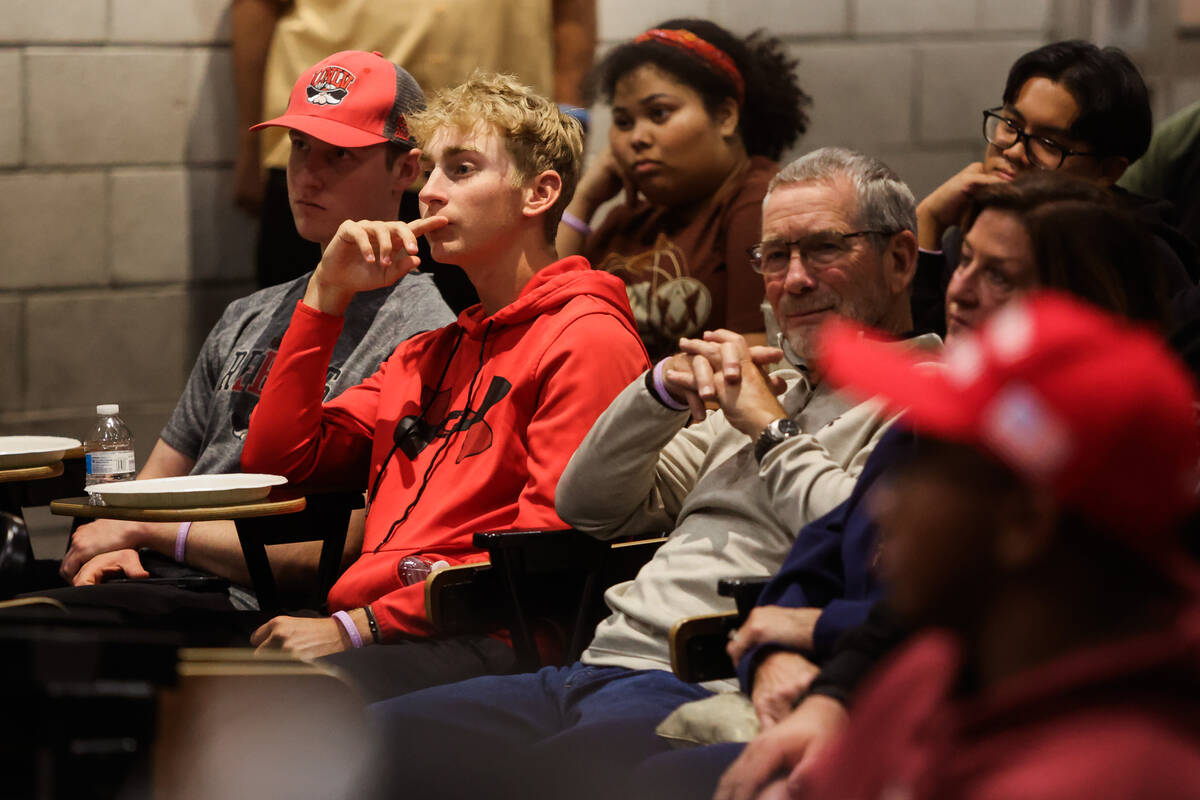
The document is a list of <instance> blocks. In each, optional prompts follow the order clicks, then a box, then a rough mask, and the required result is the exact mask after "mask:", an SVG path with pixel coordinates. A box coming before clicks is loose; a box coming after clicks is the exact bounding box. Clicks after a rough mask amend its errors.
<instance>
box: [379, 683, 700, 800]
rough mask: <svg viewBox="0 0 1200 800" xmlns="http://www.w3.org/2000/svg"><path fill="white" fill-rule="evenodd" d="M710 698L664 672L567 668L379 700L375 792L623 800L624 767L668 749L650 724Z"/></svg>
mask: <svg viewBox="0 0 1200 800" xmlns="http://www.w3.org/2000/svg"><path fill="white" fill-rule="evenodd" d="M711 694H712V693H711V692H709V691H708V690H707V689H703V688H701V687H700V686H697V685H695V684H688V683H684V682H683V681H680V680H679V679H678V678H676V677H675V676H674V675H672V674H671V673H669V672H666V671H663V670H643V671H634V670H628V669H623V668H621V667H589V666H585V665H583V664H574V665H572V666H570V667H545V668H544V669H541V670H539V671H538V672H535V673H531V674H526V675H502V676H488V677H483V678H475V679H473V680H469V681H463V682H461V683H454V684H449V685H446V686H438V687H435V688H432V689H426V690H423V691H419V692H414V693H412V694H408V695H404V696H403V697H397V698H393V699H391V700H387V701H384V702H382V703H376V704H375V705H373V706H371V708H370V711H371V714H372V717H373V718H374V721H375V722H376V723H377V727H378V728H379V731H378V735H379V738H378V740H377V741H378V743H379V745H380V748H381V753H380V756H381V757H380V759H379V762H380V763H379V766H378V768H377V769H376V770H375V773H374V777H375V778H376V779H377V780H378V784H379V785H378V792H379V795H380V796H381V797H405V798H413V797H439V798H442V797H444V798H452V797H471V798H482V797H487V798H522V800H526V799H527V798H542V797H546V798H551V797H570V798H579V799H580V800H582V799H583V798H590V797H596V798H602V797H603V798H608V799H609V800H622V796H623V795H625V794H627V791H626V787H627V786H628V783H629V775H630V772H631V771H632V770H633V768H634V767H636V766H637V765H638V764H640V763H641V762H642V761H644V760H646V759H647V758H650V757H651V756H654V755H657V754H659V753H664V752H666V751H668V750H669V749H670V745H668V744H667V743H666V742H665V741H663V740H661V739H659V737H658V736H657V735H655V733H654V728H655V726H657V725H658V723H659V722H661V721H662V720H663V719H664V718H665V717H666V716H667V715H668V714H670V713H671V712H672V711H674V710H675V709H676V708H677V707H678V706H680V705H682V704H683V703H686V702H689V701H691V700H700V699H703V698H705V697H709V696H710V695H711Z"/></svg>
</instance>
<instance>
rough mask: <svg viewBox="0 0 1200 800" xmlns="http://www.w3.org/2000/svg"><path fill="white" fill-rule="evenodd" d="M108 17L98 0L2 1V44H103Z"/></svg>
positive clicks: (0, 2)
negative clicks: (101, 42)
mask: <svg viewBox="0 0 1200 800" xmlns="http://www.w3.org/2000/svg"><path fill="white" fill-rule="evenodd" d="M106 18H107V4H106V3H100V2H96V0H38V2H36V3H30V2H29V1H28V0H0V19H3V20H4V24H3V25H0V42H4V43H7V42H17V43H26V42H38V43H50V42H75V43H80V42H100V41H103V40H104V36H105V21H106Z"/></svg>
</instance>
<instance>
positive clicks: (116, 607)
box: [0, 553, 517, 702]
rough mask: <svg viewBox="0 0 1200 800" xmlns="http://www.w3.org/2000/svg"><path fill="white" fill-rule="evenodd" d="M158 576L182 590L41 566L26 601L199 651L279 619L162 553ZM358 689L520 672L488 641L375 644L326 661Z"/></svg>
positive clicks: (18, 611) (23, 613)
mask: <svg viewBox="0 0 1200 800" xmlns="http://www.w3.org/2000/svg"><path fill="white" fill-rule="evenodd" d="M142 558H143V564H144V565H145V567H146V569H147V570H148V571H149V572H150V574H151V576H153V577H154V578H157V579H161V580H175V581H177V583H179V584H187V585H170V584H161V583H151V582H148V581H144V580H140V581H139V580H133V581H123V582H119V583H102V584H99V585H97V586H65V585H63V584H62V581H61V579H60V578H59V577H58V574H57V569H58V562H57V561H53V562H52V561H39V562H37V564H36V567H37V574H38V578H39V581H40V582H39V583H38V584H37V585H40V586H42V587H43V588H41V589H39V590H37V591H32V592H29V593H28V594H27V595H26V596H32V597H49V598H52V599H54V600H57V601H58V602H60V603H62V604H63V605H65V606H67V607H68V609H70V613H72V614H73V615H74V616H75V617H76V618H79V617H81V616H85V615H86V616H87V618H88V619H89V620H91V621H93V622H95V623H97V624H106V623H107V624H111V625H120V626H123V627H140V628H149V629H153V630H169V631H173V632H176V633H178V634H179V636H180V642H181V643H182V644H184V645H187V646H192V647H248V646H249V645H250V634H252V633H254V631H255V629H256V628H258V627H259V626H260V625H262V624H263V623H265V622H266V621H267V620H269V619H271V618H272V617H274V616H276V615H275V614H274V613H265V612H262V611H241V610H237V609H235V608H234V607H233V604H232V603H231V602H230V600H229V593H228V591H227V587H228V582H227V581H224V580H221V579H219V578H216V577H214V576H212V575H209V574H208V573H205V572H203V571H201V570H197V569H194V568H192V567H189V566H187V565H184V564H176V563H175V562H174V561H172V560H170V559H167V558H165V557H163V556H160V555H158V554H156V553H143V554H142ZM283 613H286V614H289V615H292V616H317V615H318V614H320V613H321V612H317V611H314V610H311V609H303V610H299V611H287V612H283ZM6 614H7V615H9V616H13V617H17V616H19V617H26V618H28V617H29V616H30V614H35V615H37V616H38V617H39V618H46V619H49V620H53V619H54V618H55V617H56V616H59V615H60V614H61V612H54V611H49V610H47V609H46V608H44V607H42V608H35V609H33V610H31V608H30V607H28V606H24V607H18V608H14V609H11V610H6V609H0V619H3V618H4V616H5V615H6ZM322 661H324V662H325V663H327V664H329V665H330V666H333V667H336V668H338V669H339V670H340V671H341V672H342V674H343V675H345V676H346V677H347V678H349V679H350V680H351V681H352V682H354V683H355V684H356V685H357V687H358V689H359V691H360V692H361V693H362V694H363V697H364V698H365V699H367V700H368V701H371V702H374V701H378V700H387V699H388V698H392V697H397V696H399V695H402V694H406V693H408V692H413V691H416V690H418V689H426V688H428V687H430V686H440V685H442V684H444V683H453V682H455V681H463V680H467V679H468V678H475V677H478V676H480V675H504V674H508V673H510V672H513V671H514V670H515V669H516V668H517V660H516V656H515V655H514V654H513V651H512V648H511V647H509V646H508V645H507V644H505V643H504V642H502V641H500V640H498V639H494V638H491V637H488V636H483V635H470V636H460V637H455V638H453V639H417V638H411V639H406V640H403V641H400V642H396V643H393V644H380V645H369V646H367V647H363V648H361V649H357V650H349V651H346V652H343V653H335V654H333V655H330V656H326V657H325V658H323V659H322Z"/></svg>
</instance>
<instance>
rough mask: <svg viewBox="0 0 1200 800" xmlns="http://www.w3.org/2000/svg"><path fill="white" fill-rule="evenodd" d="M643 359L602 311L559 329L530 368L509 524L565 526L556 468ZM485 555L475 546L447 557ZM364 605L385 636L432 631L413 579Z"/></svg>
mask: <svg viewBox="0 0 1200 800" xmlns="http://www.w3.org/2000/svg"><path fill="white" fill-rule="evenodd" d="M648 367H649V361H648V359H647V357H646V350H645V348H644V347H643V346H642V342H641V339H639V338H638V337H637V335H636V334H635V333H634V332H633V331H632V330H631V328H629V327H627V326H625V325H623V324H622V323H621V322H620V320H618V319H616V318H615V317H613V316H612V315H610V314H607V313H599V312H597V313H593V314H585V315H583V316H581V317H579V318H577V319H574V320H572V321H571V322H570V323H568V324H567V325H566V326H565V327H564V328H563V329H562V332H561V333H560V334H559V335H558V336H557V337H556V338H555V340H554V341H553V343H551V344H550V346H549V347H548V348H547V349H546V351H545V352H544V353H543V354H542V358H541V360H540V361H539V362H538V364H537V366H536V368H535V376H536V378H537V381H538V384H539V392H538V403H537V408H536V410H535V411H534V413H533V416H532V418H531V419H530V421H529V427H528V428H527V432H526V436H527V438H528V453H529V456H528V461H527V462H526V471H527V473H528V479H527V480H526V483H525V488H524V489H523V490H522V491H521V495H520V498H519V499H518V501H517V513H516V517H515V519H514V520H513V521H512V523H511V527H512V528H513V529H514V530H521V529H535V528H562V527H566V523H564V522H563V521H562V520H561V519H559V517H558V515H557V514H556V513H555V511H554V491H555V489H556V488H557V486H558V478H559V476H560V475H562V473H563V470H564V469H566V466H567V461H569V460H570V458H571V456H572V455H573V454H574V453H575V449H576V448H577V447H579V443H580V442H582V441H583V437H584V436H586V435H587V432H588V431H589V430H591V427H592V423H593V422H595V421H596V418H597V417H599V416H600V413H601V412H602V411H604V409H606V408H608V405H609V403H611V402H612V400H613V399H614V398H615V397H616V396H617V395H618V394H620V392H621V390H622V389H624V388H625V387H626V386H628V385H629V383H630V382H632V381H633V380H634V379H636V378H638V377H639V376H640V375H641V374H642V373H644V372H645V371H646V369H647V368H648ZM426 555H427V557H428V554H426ZM486 558H487V556H486V554H483V553H481V554H479V555H478V556H477V557H473V558H466V559H462V560H458V559H447V560H448V561H450V562H451V563H468V562H471V561H483V560H485V559H486ZM371 608H372V609H373V610H374V611H375V616H376V618H377V619H378V620H379V625H380V629H381V632H382V633H383V635H384V637H385V638H387V637H388V636H389V634H391V635H394V634H395V633H396V632H401V631H402V632H406V633H412V632H414V631H423V632H426V633H429V634H432V633H434V631H433V630H432V629H430V628H429V626H428V622H427V621H426V617H425V597H424V592H423V590H422V589H421V587H418V586H408V587H405V588H402V589H398V590H396V591H393V592H390V593H389V594H387V595H384V596H383V597H381V598H379V599H378V600H376V601H374V602H373V603H372V604H371Z"/></svg>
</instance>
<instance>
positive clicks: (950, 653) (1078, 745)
mask: <svg viewBox="0 0 1200 800" xmlns="http://www.w3.org/2000/svg"><path fill="white" fill-rule="evenodd" d="M823 348H824V350H823V352H824V357H823V358H822V364H824V365H825V367H826V369H827V371H828V375H829V379H830V380H832V381H834V382H835V383H837V384H838V385H843V386H847V387H848V388H850V389H852V390H854V391H856V392H857V393H858V394H859V395H860V396H863V397H866V396H882V397H885V398H887V402H888V406H889V407H890V408H896V409H899V408H904V409H905V419H906V424H908V425H909V426H911V427H912V428H913V429H915V430H917V431H919V432H921V433H922V434H923V435H925V436H927V437H929V439H930V440H931V441H930V442H929V445H928V446H926V447H924V448H922V450H921V451H920V452H919V453H918V455H917V456H916V457H915V458H914V459H912V460H911V461H910V462H909V463H907V464H906V465H905V466H904V468H903V469H901V470H898V471H897V472H896V473H895V474H894V475H893V476H892V478H891V479H890V481H889V484H888V485H887V486H886V487H885V491H882V492H880V493H879V494H878V496H877V497H876V499H875V503H876V505H877V506H878V514H879V518H880V528H881V531H882V541H883V563H884V566H885V572H886V574H887V576H888V584H889V602H890V603H891V605H892V608H893V609H894V610H895V612H896V613H897V614H899V615H900V617H901V618H902V619H903V620H905V621H906V622H908V623H910V624H912V625H917V626H924V628H925V632H924V633H922V634H920V635H919V636H917V637H915V638H914V639H913V640H912V641H911V642H910V643H909V644H908V645H907V646H906V647H905V648H904V649H903V651H902V652H900V653H898V654H897V655H896V656H895V657H894V658H893V659H892V660H891V662H890V664H889V666H888V667H887V668H886V669H885V670H884V671H883V672H882V674H880V675H878V676H877V677H876V678H874V679H873V681H872V685H871V686H870V687H868V688H867V690H866V691H865V692H864V693H863V695H862V696H861V697H860V698H859V699H858V701H857V702H856V703H855V707H854V711H853V713H852V715H851V719H850V723H849V725H848V727H847V729H846V732H845V735H844V736H843V737H842V738H841V739H840V741H838V742H837V743H835V744H834V745H832V746H831V747H830V748H829V749H828V750H826V752H825V754H824V755H823V756H821V757H819V759H820V760H819V761H818V763H817V764H816V765H815V766H814V768H813V769H812V771H811V773H810V774H809V775H808V777H807V779H806V780H805V791H804V797H807V798H837V800H854V799H855V798H877V797H880V796H883V795H886V794H888V793H891V794H894V795H896V796H905V797H912V798H931V797H958V798H983V797H988V798H992V797H1021V798H1061V797H1089V798H1127V797H1155V798H1190V797H1196V796H1198V795H1200V729H1198V727H1197V725H1196V720H1197V719H1198V718H1200V680H1198V678H1197V675H1198V672H1197V665H1198V663H1200V606H1198V605H1197V591H1198V587H1200V576H1198V575H1197V570H1196V567H1195V565H1194V563H1193V562H1192V561H1191V560H1190V559H1189V558H1188V556H1187V554H1186V552H1185V551H1184V549H1183V545H1182V538H1181V536H1180V529H1181V522H1182V521H1183V519H1184V518H1185V516H1186V515H1187V514H1189V513H1191V512H1192V511H1193V510H1194V508H1195V505H1196V495H1195V471H1196V463H1197V460H1198V459H1200V442H1198V441H1197V430H1196V422H1195V411H1194V409H1195V403H1196V396H1195V392H1194V388H1193V384H1192V381H1191V380H1190V379H1189V376H1188V375H1187V373H1186V372H1185V370H1184V369H1183V367H1182V365H1181V364H1180V363H1179V362H1178V361H1177V360H1176V358H1175V357H1173V356H1172V355H1171V354H1170V353H1169V351H1168V350H1167V348H1166V347H1165V345H1164V344H1163V342H1162V341H1161V339H1160V338H1159V337H1157V336H1155V335H1153V334H1152V333H1150V332H1148V331H1146V330H1144V329H1139V328H1135V327H1132V326H1130V325H1128V324H1126V323H1123V322H1120V321H1118V320H1116V319H1114V318H1111V317H1109V316H1107V315H1106V314H1103V313H1102V312H1100V311H1098V310H1096V309H1094V308H1093V307H1091V306H1085V305H1083V304H1080V303H1078V302H1077V301H1075V300H1073V299H1070V298H1067V297H1065V296H1061V295H1054V294H1047V295H1044V296H1041V297H1031V298H1030V299H1028V300H1024V301H1021V302H1019V303H1016V304H1013V305H1010V306H1009V307H1007V308H1005V309H1004V310H1003V311H1001V312H999V313H998V314H996V315H995V316H994V317H993V318H992V319H991V320H989V322H988V323H987V324H986V325H984V326H983V327H982V328H981V329H980V330H979V332H978V333H977V334H975V335H971V336H968V337H964V338H963V340H961V341H959V342H958V343H956V344H954V345H951V346H949V347H948V348H947V351H946V355H945V364H946V367H945V370H944V371H941V372H937V373H933V372H930V371H929V370H928V369H918V368H917V367H916V366H915V364H914V363H913V362H912V360H911V359H908V358H907V357H905V356H904V355H902V354H897V353H895V352H891V351H889V350H888V349H887V348H886V347H881V346H880V344H879V343H878V342H872V341H870V340H868V339H864V338H861V336H860V331H858V330H856V329H850V328H849V326H845V327H841V328H839V329H835V330H831V331H830V332H829V333H828V334H827V336H826V338H825V341H824V344H823Z"/></svg>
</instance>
